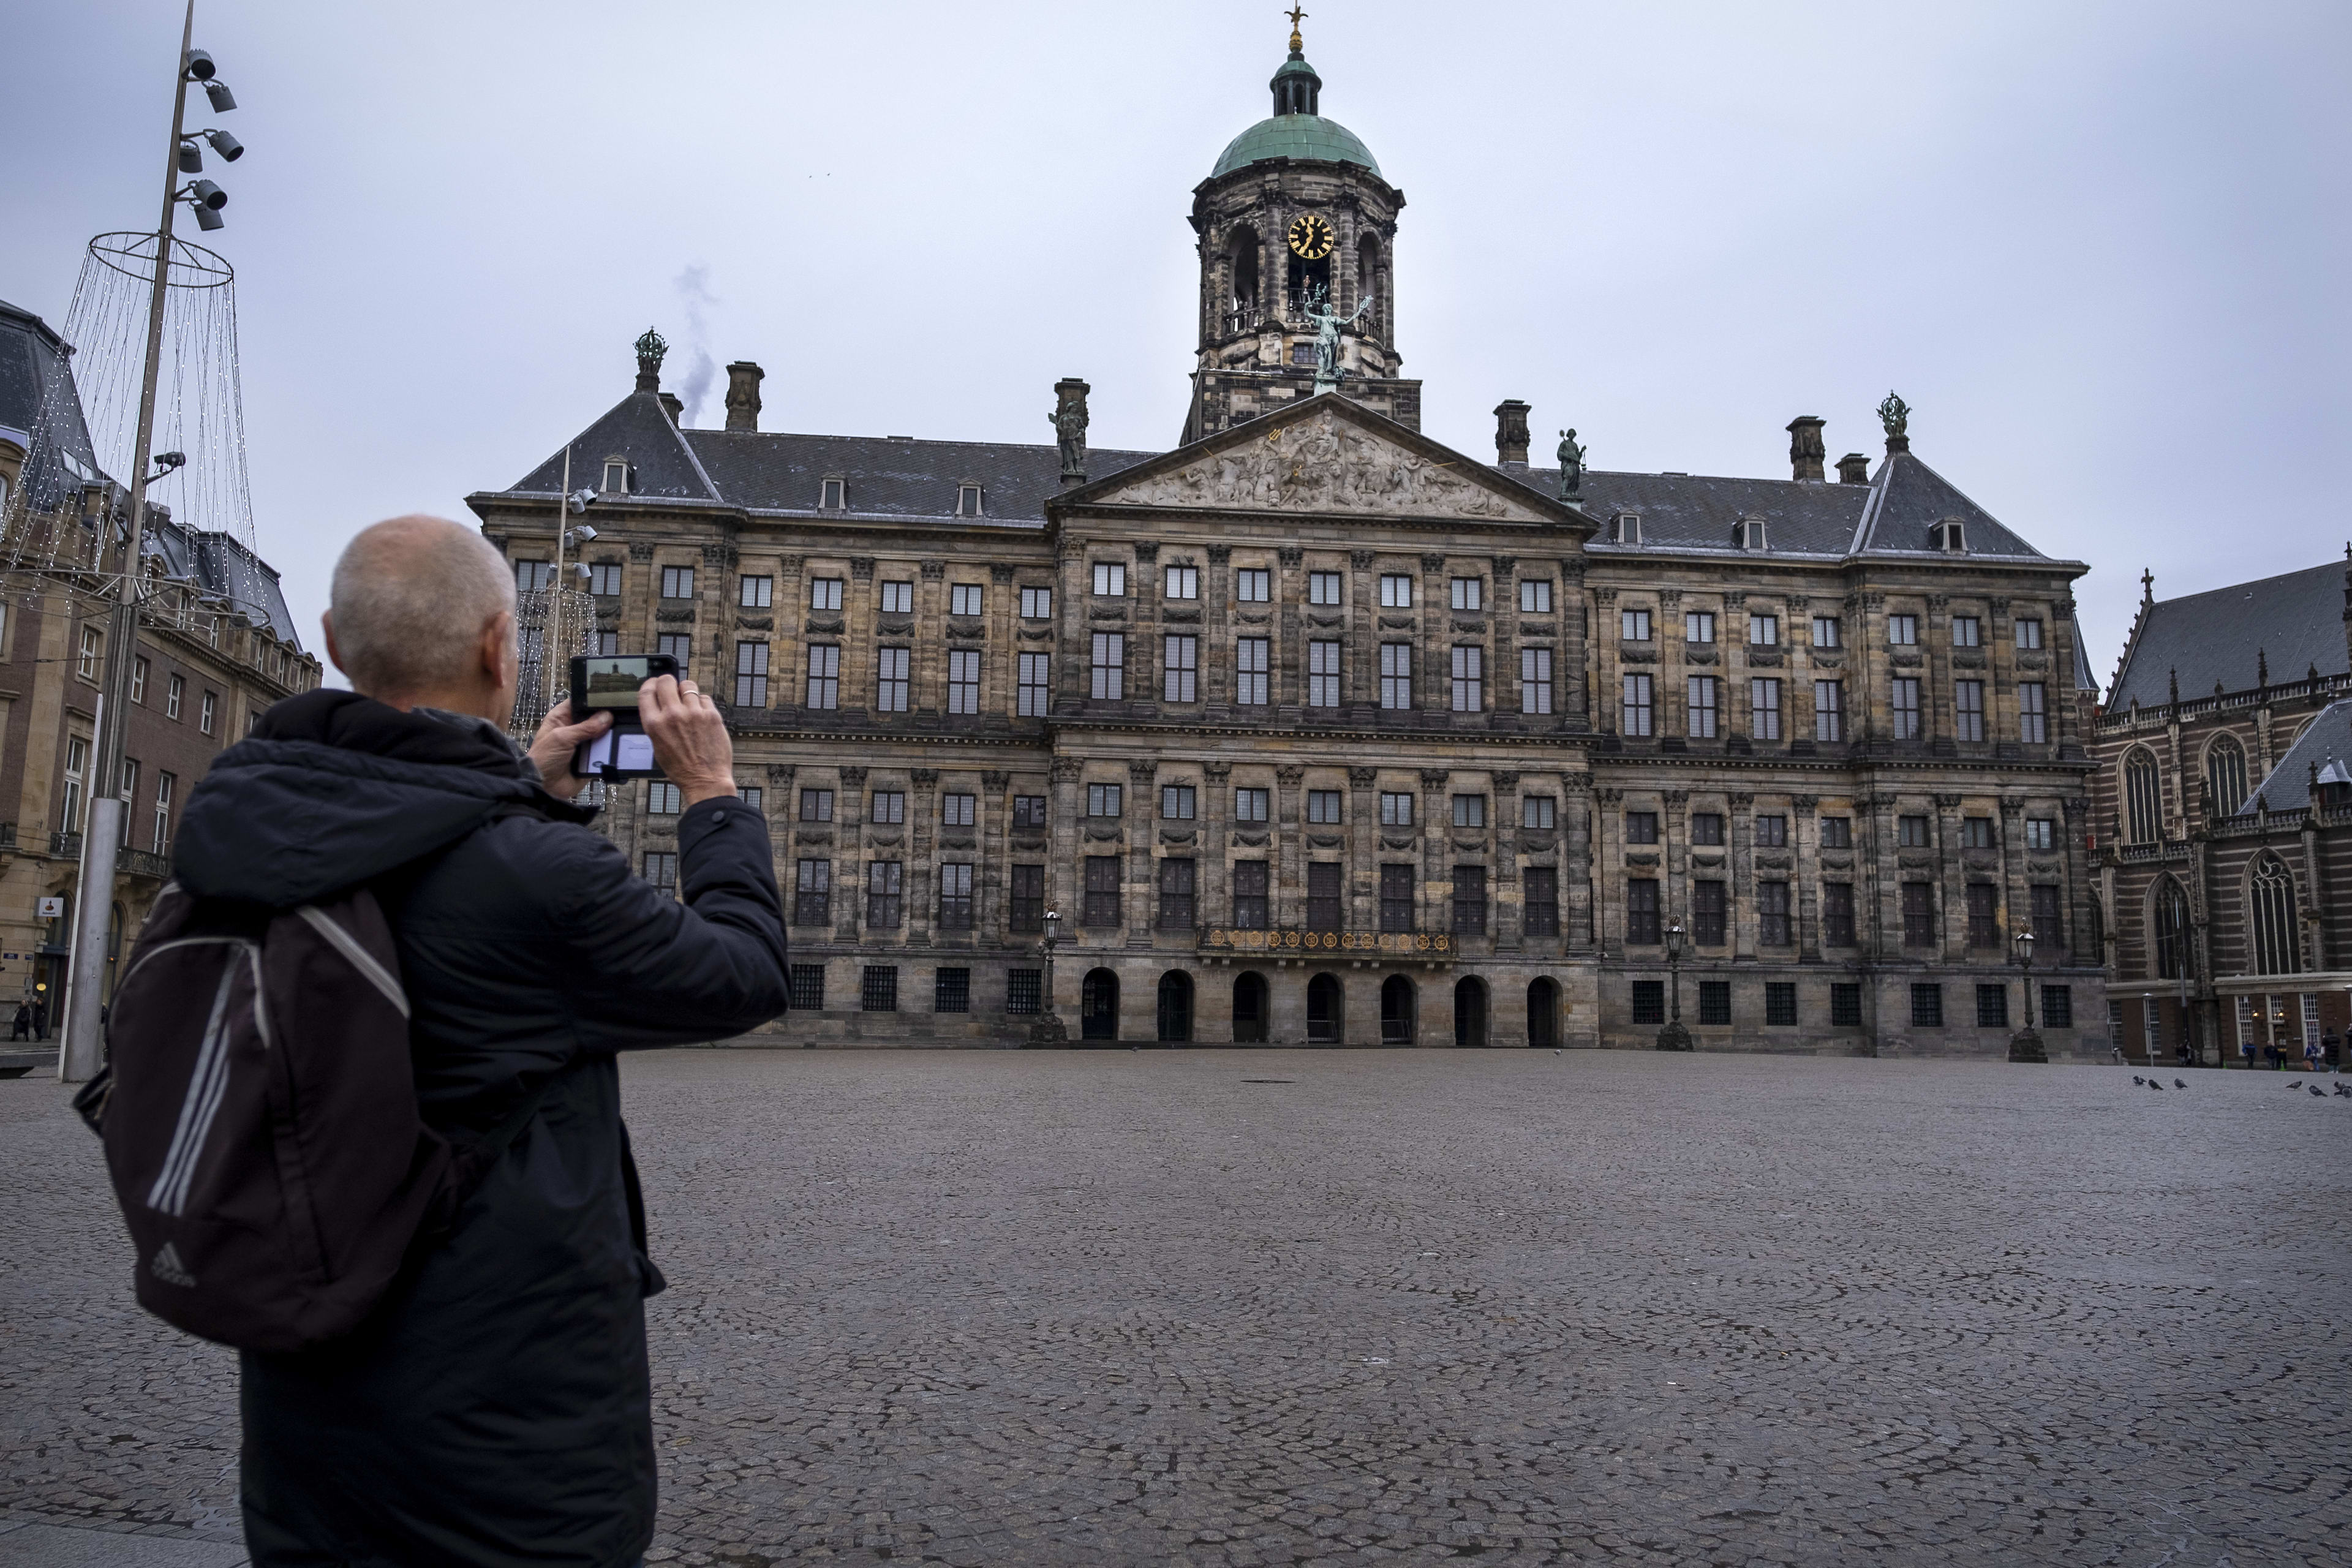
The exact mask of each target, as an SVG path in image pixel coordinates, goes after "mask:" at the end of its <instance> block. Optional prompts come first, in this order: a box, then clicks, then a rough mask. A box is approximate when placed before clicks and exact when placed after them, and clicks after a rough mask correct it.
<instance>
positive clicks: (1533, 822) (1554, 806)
mask: <svg viewBox="0 0 2352 1568" xmlns="http://www.w3.org/2000/svg"><path fill="white" fill-rule="evenodd" d="M1519 826H1521V827H1531V828H1534V829H1536V830H1537V831H1538V832H1541V833H1549V832H1550V831H1551V830H1552V829H1553V828H1555V827H1557V826H1559V801H1557V800H1555V799H1553V798H1552V797H1551V796H1550V795H1527V796H1524V797H1522V798H1521V800H1520V801H1519Z"/></svg>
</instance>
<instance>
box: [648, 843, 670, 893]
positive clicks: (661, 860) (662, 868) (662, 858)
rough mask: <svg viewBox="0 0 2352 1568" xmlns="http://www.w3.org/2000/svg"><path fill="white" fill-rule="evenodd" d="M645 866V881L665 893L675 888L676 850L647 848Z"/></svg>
mask: <svg viewBox="0 0 2352 1568" xmlns="http://www.w3.org/2000/svg"><path fill="white" fill-rule="evenodd" d="M645 866H646V881H648V882H651V883H652V884H653V885H654V886H655V887H656V888H659V889H661V890H662V891H663V892H665V893H667V892H671V891H673V890H675V889H677V851H676V850H672V849H649V850H647V851H646V860H645Z"/></svg>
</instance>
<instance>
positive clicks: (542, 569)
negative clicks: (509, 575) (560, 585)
mask: <svg viewBox="0 0 2352 1568" xmlns="http://www.w3.org/2000/svg"><path fill="white" fill-rule="evenodd" d="M514 572H515V592H516V593H518V594H536V593H540V592H541V591H542V590H544V589H547V588H551V587H552V586H554V584H555V563H554V562H552V561H518V562H516V563H514Z"/></svg>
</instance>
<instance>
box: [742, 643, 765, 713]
mask: <svg viewBox="0 0 2352 1568" xmlns="http://www.w3.org/2000/svg"><path fill="white" fill-rule="evenodd" d="M767 705H768V645H767V644H766V643H765V642H764V641H763V642H739V643H737V644H736V645H735V706H736V707H738V708H765V707H766V706H767Z"/></svg>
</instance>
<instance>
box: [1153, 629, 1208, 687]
mask: <svg viewBox="0 0 2352 1568" xmlns="http://www.w3.org/2000/svg"><path fill="white" fill-rule="evenodd" d="M1160 700H1162V701H1165V702H1197V701H1199V700H1201V639H1200V638H1199V637H1165V638H1162V639H1161V644H1160Z"/></svg>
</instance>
